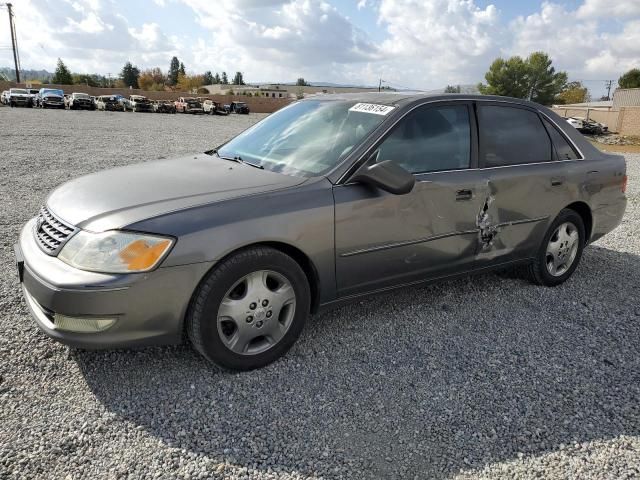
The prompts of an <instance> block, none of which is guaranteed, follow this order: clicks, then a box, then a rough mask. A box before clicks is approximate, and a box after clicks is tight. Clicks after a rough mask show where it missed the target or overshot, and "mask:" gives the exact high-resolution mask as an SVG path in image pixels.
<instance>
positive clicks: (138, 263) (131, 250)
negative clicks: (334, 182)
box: [120, 239, 171, 271]
mask: <svg viewBox="0 0 640 480" xmlns="http://www.w3.org/2000/svg"><path fill="white" fill-rule="evenodd" d="M169 246H171V241H170V240H161V241H159V242H154V243H153V244H149V243H148V242H147V241H145V240H142V239H140V240H135V241H134V242H132V243H130V244H129V245H127V246H126V247H125V248H124V249H123V250H122V251H121V252H120V259H121V260H122V262H123V263H125V264H126V265H127V268H128V269H129V270H133V271H140V270H147V269H149V268H151V267H152V266H153V265H155V263H156V262H157V261H158V259H159V258H160V257H162V255H164V253H165V252H166V251H167V248H169Z"/></svg>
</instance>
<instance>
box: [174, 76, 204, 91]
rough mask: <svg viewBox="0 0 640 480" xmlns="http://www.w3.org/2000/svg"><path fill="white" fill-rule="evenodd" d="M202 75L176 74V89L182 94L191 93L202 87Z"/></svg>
mask: <svg viewBox="0 0 640 480" xmlns="http://www.w3.org/2000/svg"><path fill="white" fill-rule="evenodd" d="M202 82H203V76H202V75H183V74H182V73H179V74H178V89H179V90H180V91H182V92H191V91H192V90H196V89H198V88H199V87H201V86H202Z"/></svg>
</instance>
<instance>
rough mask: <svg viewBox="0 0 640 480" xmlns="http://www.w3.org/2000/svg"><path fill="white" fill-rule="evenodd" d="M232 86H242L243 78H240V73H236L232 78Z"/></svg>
mask: <svg viewBox="0 0 640 480" xmlns="http://www.w3.org/2000/svg"><path fill="white" fill-rule="evenodd" d="M233 84H234V85H244V78H242V72H236V74H235V76H234V77H233Z"/></svg>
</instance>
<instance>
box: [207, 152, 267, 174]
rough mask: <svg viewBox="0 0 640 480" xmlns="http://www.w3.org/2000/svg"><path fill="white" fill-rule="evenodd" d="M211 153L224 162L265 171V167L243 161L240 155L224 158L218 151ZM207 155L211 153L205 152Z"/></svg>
mask: <svg viewBox="0 0 640 480" xmlns="http://www.w3.org/2000/svg"><path fill="white" fill-rule="evenodd" d="M210 152H211V154H215V155H216V156H217V157H218V158H221V159H223V160H229V161H230V162H236V163H242V164H244V165H249V166H251V167H254V168H259V169H260V170H264V167H263V166H262V165H259V164H257V163H251V162H247V161H246V160H243V159H242V157H241V156H240V155H236V156H235V157H223V156H222V155H220V154H219V153H218V150H210ZM205 153H209V152H205Z"/></svg>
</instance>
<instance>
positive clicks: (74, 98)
mask: <svg viewBox="0 0 640 480" xmlns="http://www.w3.org/2000/svg"><path fill="white" fill-rule="evenodd" d="M67 108H69V110H95V109H96V105H95V104H94V103H93V99H92V98H91V96H89V95H88V94H86V93H80V92H73V93H72V94H71V95H70V96H69V99H68V101H67Z"/></svg>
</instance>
